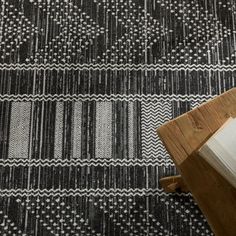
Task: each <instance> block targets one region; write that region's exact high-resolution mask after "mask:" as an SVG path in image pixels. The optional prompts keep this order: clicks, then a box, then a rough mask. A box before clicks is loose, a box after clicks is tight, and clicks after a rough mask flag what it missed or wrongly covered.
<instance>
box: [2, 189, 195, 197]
mask: <svg viewBox="0 0 236 236" xmlns="http://www.w3.org/2000/svg"><path fill="white" fill-rule="evenodd" d="M169 195H170V193H165V192H163V190H162V189H151V188H147V189H144V188H143V189H138V188H135V189H113V188H109V189H50V190H47V189H3V190H1V196H2V197H3V196H8V197H10V196H15V197H16V196H21V197H23V196H39V197H49V196H60V197H68V196H73V197H75V196H79V197H81V196H105V197H110V196H120V197H122V196H131V197H133V196H169ZM176 195H177V196H191V194H190V193H176Z"/></svg>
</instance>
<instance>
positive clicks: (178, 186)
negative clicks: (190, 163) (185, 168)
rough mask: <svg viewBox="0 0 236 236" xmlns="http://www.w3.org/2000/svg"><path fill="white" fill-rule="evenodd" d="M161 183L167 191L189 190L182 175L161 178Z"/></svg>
mask: <svg viewBox="0 0 236 236" xmlns="http://www.w3.org/2000/svg"><path fill="white" fill-rule="evenodd" d="M160 184H161V186H162V188H163V189H164V191H165V192H167V193H173V192H186V193H187V192H189V190H188V187H187V186H186V185H185V183H184V180H183V179H182V177H181V175H175V176H168V177H164V178H161V179H160Z"/></svg>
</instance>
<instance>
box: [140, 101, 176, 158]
mask: <svg viewBox="0 0 236 236" xmlns="http://www.w3.org/2000/svg"><path fill="white" fill-rule="evenodd" d="M170 108H171V104H170V103H169V102H168V101H165V102H154V101H152V102H142V108H141V109H142V112H141V121H142V156H143V158H158V159H159V160H163V159H164V160H166V159H167V160H170V158H169V155H168V153H167V152H166V150H165V148H164V146H163V145H162V143H161V140H160V139H159V138H158V136H157V133H156V129H157V128H158V127H159V126H161V125H162V124H163V123H164V122H165V121H168V120H170V119H171V118H172V114H171V110H170Z"/></svg>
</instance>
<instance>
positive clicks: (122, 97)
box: [0, 94, 216, 102]
mask: <svg viewBox="0 0 236 236" xmlns="http://www.w3.org/2000/svg"><path fill="white" fill-rule="evenodd" d="M215 96H216V95H205V94H203V95H200V94H197V95H195V94H190V95H188V94H185V95H182V94H160V95H158V94H148V95H145V94H129V95H127V94H111V95H106V94H105V95H101V94H99V95H96V94H36V95H33V94H17V95H13V94H4V95H0V101H15V102H17V101H29V102H31V101H32V102H33V101H77V100H81V101H127V102H128V101H140V102H141V101H146V102H153V101H183V102H184V101H189V100H194V101H196V102H198V101H206V100H208V99H210V98H214V97H215Z"/></svg>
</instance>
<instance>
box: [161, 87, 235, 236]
mask: <svg viewBox="0 0 236 236" xmlns="http://www.w3.org/2000/svg"><path fill="white" fill-rule="evenodd" d="M230 116H233V117H236V89H232V90H229V91H227V92H226V93H224V94H222V95H220V96H217V97H216V98H214V99H212V100H211V101H209V102H206V103H204V104H202V105H200V106H199V107H197V108H195V109H193V110H192V111H189V112H187V113H185V114H184V115H181V116H180V117H178V118H176V119H174V120H172V121H169V122H167V123H166V124H164V125H163V126H161V127H160V128H159V129H158V134H159V136H160V138H161V140H162V141H163V143H164V145H165V146H166V148H167V150H168V151H169V153H170V155H171V157H172V159H173V161H174V162H175V164H176V167H177V169H178V170H179V172H180V174H181V177H182V178H183V181H184V183H185V184H186V186H187V188H188V189H189V190H190V191H191V193H192V194H193V197H194V199H195V200H196V202H197V203H198V205H199V207H200V209H201V210H202V212H203V214H204V215H205V216H206V218H207V220H208V223H209V224H210V226H211V228H212V230H213V231H214V233H215V235H217V236H234V235H235V232H236V214H235V212H236V189H235V188H234V187H233V186H232V185H230V183H228V182H227V181H226V180H225V179H224V178H223V177H222V176H221V175H220V174H219V173H218V172H217V171H216V170H215V169H213V168H212V167H211V166H210V165H209V164H208V163H207V162H206V161H204V159H202V158H201V157H200V156H199V155H198V154H197V149H198V148H199V147H200V146H201V145H202V144H203V143H204V142H205V141H206V140H207V139H208V138H209V137H210V136H211V135H212V134H213V133H214V132H216V131H217V129H219V128H220V127H221V125H223V123H224V122H225V121H226V120H227V119H228V118H229V117H230ZM172 187H173V188H174V187H175V186H172Z"/></svg>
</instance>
